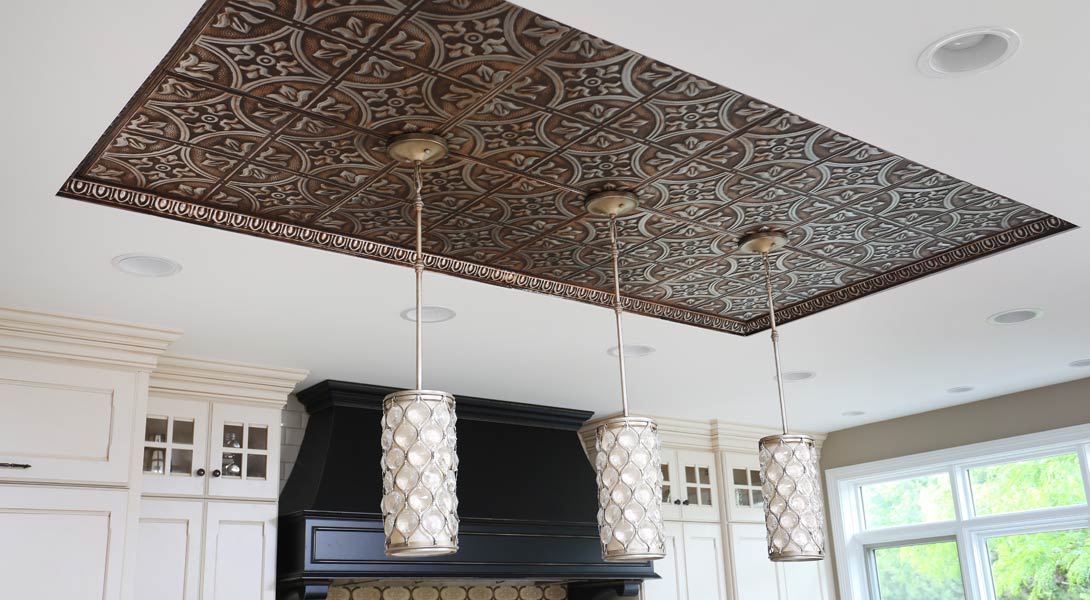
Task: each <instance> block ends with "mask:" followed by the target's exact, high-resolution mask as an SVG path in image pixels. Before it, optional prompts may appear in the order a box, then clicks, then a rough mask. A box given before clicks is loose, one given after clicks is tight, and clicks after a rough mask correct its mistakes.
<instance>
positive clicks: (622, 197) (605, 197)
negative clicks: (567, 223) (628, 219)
mask: <svg viewBox="0 0 1090 600" xmlns="http://www.w3.org/2000/svg"><path fill="white" fill-rule="evenodd" d="M639 205H640V200H639V198H637V197H636V194H633V193H632V192H624V191H621V190H606V191H604V192H598V193H595V194H591V195H590V196H588V197H587V212H589V213H590V214H592V215H595V216H599V217H623V216H625V215H627V214H630V213H632V211H634V210H636V208H637V207H638V206H639Z"/></svg>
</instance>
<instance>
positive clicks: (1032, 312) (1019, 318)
mask: <svg viewBox="0 0 1090 600" xmlns="http://www.w3.org/2000/svg"><path fill="white" fill-rule="evenodd" d="M1044 314H1045V311H1043V310H1041V309H1039V308H1015V309H1012V310H1005V311H1003V312H997V313H995V314H994V315H992V316H990V317H988V319H987V321H988V323H991V324H992V325H1014V324H1015V323H1025V322H1026V321H1032V320H1034V319H1039V318H1041V317H1042V316H1043V315H1044Z"/></svg>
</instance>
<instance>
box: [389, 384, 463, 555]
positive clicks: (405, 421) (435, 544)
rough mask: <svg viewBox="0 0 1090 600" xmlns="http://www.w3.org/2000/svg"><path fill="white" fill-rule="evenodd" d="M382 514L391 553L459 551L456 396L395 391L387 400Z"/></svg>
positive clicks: (434, 553) (439, 393)
mask: <svg viewBox="0 0 1090 600" xmlns="http://www.w3.org/2000/svg"><path fill="white" fill-rule="evenodd" d="M382 408H383V412H382V488H383V497H382V516H383V525H384V527H385V530H386V554H389V555H391V556H393V555H399V556H439V555H444V554H453V553H454V552H457V551H458V496H457V484H458V454H457V435H456V433H455V421H456V420H457V418H456V417H455V414H454V396H452V395H450V394H448V393H446V392H436V391H430V390H404V391H400V392H394V393H392V394H390V395H388V396H386V398H385V399H384V400H383V405H382Z"/></svg>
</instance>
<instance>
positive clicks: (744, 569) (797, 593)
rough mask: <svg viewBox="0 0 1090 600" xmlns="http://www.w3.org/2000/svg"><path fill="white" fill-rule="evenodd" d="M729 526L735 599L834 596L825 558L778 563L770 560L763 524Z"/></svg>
mask: <svg viewBox="0 0 1090 600" xmlns="http://www.w3.org/2000/svg"><path fill="white" fill-rule="evenodd" d="M729 529H730V543H731V558H732V560H731V565H732V571H733V577H732V578H731V579H732V584H733V586H734V599H735V600H768V599H779V600H828V599H830V598H833V595H832V591H831V587H830V585H831V583H830V581H829V577H828V575H829V570H828V565H827V564H826V563H825V562H824V561H820V562H801V563H774V562H772V561H770V560H768V546H767V545H766V542H765V526H764V525H763V524H757V523H732V524H731V525H730V526H729Z"/></svg>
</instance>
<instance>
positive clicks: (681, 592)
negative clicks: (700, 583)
mask: <svg viewBox="0 0 1090 600" xmlns="http://www.w3.org/2000/svg"><path fill="white" fill-rule="evenodd" d="M664 525H665V527H664V533H665V537H666V558H663V559H661V560H657V561H655V574H656V575H658V576H659V577H660V578H661V579H651V580H648V581H645V582H644V584H643V598H644V600H687V599H688V598H689V592H688V590H687V589H686V587H685V534H684V531H683V525H682V524H681V523H678V522H674V521H667V522H666V523H665V524H664Z"/></svg>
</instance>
